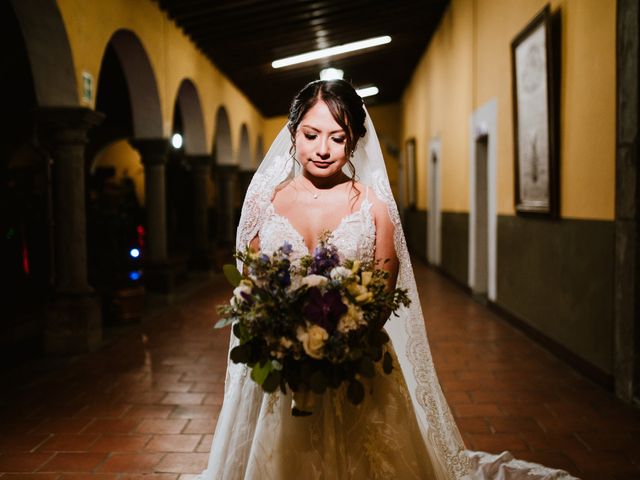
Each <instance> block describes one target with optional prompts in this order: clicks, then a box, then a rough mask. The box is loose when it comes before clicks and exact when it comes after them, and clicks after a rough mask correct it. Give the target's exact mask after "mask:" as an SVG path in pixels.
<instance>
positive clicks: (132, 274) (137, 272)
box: [129, 270, 142, 282]
mask: <svg viewBox="0 0 640 480" xmlns="http://www.w3.org/2000/svg"><path fill="white" fill-rule="evenodd" d="M140 277H142V274H141V273H140V270H132V271H131V272H129V280H133V281H134V282H135V281H136V280H140Z"/></svg>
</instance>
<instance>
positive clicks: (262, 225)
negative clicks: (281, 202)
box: [201, 114, 574, 480]
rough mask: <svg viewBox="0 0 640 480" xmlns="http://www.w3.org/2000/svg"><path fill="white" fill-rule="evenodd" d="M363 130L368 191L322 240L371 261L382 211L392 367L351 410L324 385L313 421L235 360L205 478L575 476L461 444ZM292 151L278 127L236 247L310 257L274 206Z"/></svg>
mask: <svg viewBox="0 0 640 480" xmlns="http://www.w3.org/2000/svg"><path fill="white" fill-rule="evenodd" d="M365 126H366V129H367V133H366V136H365V137H364V138H363V139H361V140H360V141H359V142H358V146H357V149H356V152H355V155H354V157H353V158H352V162H353V164H354V166H355V168H356V172H357V174H358V178H359V180H360V182H361V184H363V185H365V186H366V190H365V192H366V193H365V196H364V198H363V199H362V201H361V204H360V206H359V208H358V209H357V211H355V212H353V213H352V214H351V215H348V216H347V217H345V218H344V219H343V220H342V222H341V223H340V225H339V226H338V227H337V228H336V229H335V230H334V231H333V232H332V234H331V236H330V238H329V241H330V242H331V243H332V244H334V245H335V246H336V247H337V249H338V252H339V254H340V255H341V256H343V258H359V259H361V260H369V259H371V258H373V255H374V250H375V234H376V232H375V224H374V220H373V218H372V214H371V202H370V200H371V199H370V197H371V195H375V196H376V197H377V198H378V199H379V200H381V201H382V202H384V203H385V204H386V205H387V207H388V213H389V216H390V219H391V221H392V223H393V225H394V246H395V250H396V253H397V255H398V260H399V272H398V280H397V286H398V287H400V288H405V289H407V291H408V294H409V297H410V298H411V299H412V303H411V305H410V306H409V307H408V308H405V307H402V308H401V309H400V310H399V311H398V312H397V313H398V315H399V317H398V318H395V317H392V318H391V319H390V320H389V321H388V322H387V324H386V325H385V329H386V330H387V332H388V333H389V336H390V337H391V343H392V347H393V350H394V351H395V354H394V367H395V368H394V370H393V372H392V373H391V374H390V375H385V374H384V373H382V372H378V374H377V375H376V377H374V378H373V379H372V380H370V381H369V382H370V383H369V384H368V385H367V386H368V388H367V393H366V395H365V399H364V401H363V402H362V403H361V404H360V405H358V406H354V405H352V404H351V403H350V402H349V401H348V400H347V399H346V395H345V392H344V391H343V390H341V389H338V390H336V391H333V390H328V391H327V392H326V393H325V394H324V395H323V396H318V403H317V404H316V407H315V409H314V413H313V415H311V416H309V417H293V416H292V415H291V394H290V393H289V394H288V395H283V394H281V393H275V394H265V393H263V391H262V389H261V387H259V386H258V385H256V384H255V383H254V382H253V380H251V378H250V376H249V370H248V369H247V367H246V366H245V365H243V364H234V363H233V362H231V361H230V362H229V364H228V367H227V378H226V383H225V395H224V403H223V406H222V410H221V411H220V415H219V417H218V422H217V425H216V431H215V434H214V438H213V444H212V447H211V453H210V457H209V464H208V468H207V470H205V471H204V472H203V473H202V475H201V480H221V479H223V480H233V479H246V480H249V479H250V480H271V479H273V480H288V479H324V480H334V479H363V480H364V479H382V478H390V479H400V480H403V479H414V478H415V479H425V480H430V479H437V480H440V479H446V480H458V479H469V480H476V479H496V480H520V479H522V480H525V479H526V480H551V479H573V478H574V477H571V476H570V475H568V474H567V472H564V471H562V470H553V469H549V468H546V467H543V466H541V465H537V464H533V463H528V462H523V461H519V460H515V459H513V457H511V455H510V454H509V453H508V452H503V453H502V454H500V455H489V454H487V453H484V452H470V451H467V450H466V449H465V447H464V443H463V441H462V438H461V436H460V433H459V431H458V428H457V426H456V425H455V422H454V420H453V417H452V415H451V412H450V409H449V406H448V405H447V402H446V399H445V398H444V395H443V394H442V390H441V388H440V384H439V382H438V378H437V375H436V372H435V367H434V365H433V360H432V358H431V351H430V348H429V343H428V340H427V335H426V331H425V326H424V318H423V316H422V310H421V307H420V301H419V299H418V292H417V288H416V284H415V278H414V276H413V269H412V267H411V261H410V257H409V253H408V251H407V246H406V241H405V238H404V234H403V231H402V226H401V224H400V217H399V215H398V210H397V207H396V204H395V201H394V199H393V195H392V193H391V188H390V186H389V179H388V176H387V173H386V168H385V165H384V159H383V157H382V152H381V151H380V144H379V143H378V138H377V136H376V132H375V129H374V127H373V123H372V122H371V119H370V117H369V115H368V114H367V116H366V123H365ZM290 150H291V139H290V134H289V132H288V129H287V127H286V126H285V127H284V128H283V129H282V130H281V132H280V133H279V135H278V136H277V138H276V140H275V141H274V142H273V144H272V145H271V147H270V149H269V152H268V153H267V155H266V156H265V158H264V160H263V162H262V163H261V165H260V167H259V168H258V171H257V172H256V173H255V175H254V177H253V179H252V181H251V184H250V186H249V189H248V190H247V193H246V196H245V201H244V204H243V207H242V216H241V218H240V223H239V226H238V233H237V237H236V247H237V248H238V249H241V250H242V249H244V248H245V247H246V246H247V245H249V242H250V241H251V240H252V239H253V238H254V237H255V236H256V235H258V236H259V237H260V246H261V249H262V250H263V251H264V252H265V253H271V252H273V251H274V250H275V249H277V248H278V247H280V246H281V245H282V244H283V243H284V241H285V240H286V241H287V242H289V243H290V244H291V245H292V246H293V252H292V258H293V259H299V258H300V257H302V256H304V255H306V254H308V253H309V252H308V249H307V246H306V244H305V242H304V239H303V238H302V235H300V233H299V232H297V231H296V230H295V228H294V227H293V226H292V225H291V223H290V222H289V220H288V219H287V218H286V217H284V216H281V215H279V214H278V213H277V212H276V211H275V209H274V207H273V204H272V200H273V197H274V194H275V191H276V189H277V188H278V186H279V185H281V184H282V182H283V181H286V180H287V179H291V178H293V177H294V176H295V175H297V174H298V173H299V166H298V164H297V163H296V162H295V161H294V160H293V159H292V158H291V156H290V154H289V152H290ZM238 267H239V268H241V267H242V266H241V264H239V265H238ZM235 345H237V339H236V338H235V337H234V336H233V335H231V342H230V349H231V348H233V347H234V346H235Z"/></svg>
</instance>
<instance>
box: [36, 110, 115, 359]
mask: <svg viewBox="0 0 640 480" xmlns="http://www.w3.org/2000/svg"><path fill="white" fill-rule="evenodd" d="M103 118H104V115H102V114H101V113H98V112H95V111H93V110H90V109H88V108H81V107H55V108H43V109H40V110H38V111H37V112H36V122H37V126H38V138H39V140H40V141H41V143H42V145H43V146H44V148H46V149H47V150H48V151H49V153H50V155H51V158H52V159H53V174H54V182H53V187H52V188H53V189H54V192H53V193H54V194H53V199H54V259H53V262H52V263H53V278H54V297H53V300H52V303H51V304H50V305H49V307H48V309H47V318H46V322H45V332H44V348H45V351H47V352H49V353H78V352H84V351H88V350H95V349H96V348H97V347H98V346H99V345H100V343H101V342H102V318H101V313H100V301H99V298H98V297H97V296H96V295H95V293H94V292H93V289H92V288H91V287H90V286H89V283H88V281H87V232H86V211H85V185H84V183H85V158H84V149H85V145H86V143H87V141H88V139H87V132H88V130H89V129H91V128H92V127H94V126H96V125H98V124H99V123H100V122H101V121H102V119H103Z"/></svg>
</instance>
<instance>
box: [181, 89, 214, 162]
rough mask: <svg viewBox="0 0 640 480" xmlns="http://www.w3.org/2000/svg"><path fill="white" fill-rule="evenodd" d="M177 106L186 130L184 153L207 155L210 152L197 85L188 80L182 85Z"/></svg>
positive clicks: (184, 134) (184, 133)
mask: <svg viewBox="0 0 640 480" xmlns="http://www.w3.org/2000/svg"><path fill="white" fill-rule="evenodd" d="M175 105H176V107H177V108H179V109H180V114H181V116H182V128H183V129H184V132H183V136H184V152H185V153H186V154H187V155H206V154H207V153H209V152H208V149H207V142H206V139H205V133H204V119H203V116H202V104H201V102H200V95H199V94H198V90H197V88H196V86H195V84H194V83H193V82H192V81H191V80H190V79H188V78H185V79H184V80H182V82H181V83H180V87H179V88H178V94H177V95H176V102H175Z"/></svg>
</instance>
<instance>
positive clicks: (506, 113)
mask: <svg viewBox="0 0 640 480" xmlns="http://www.w3.org/2000/svg"><path fill="white" fill-rule="evenodd" d="M546 3H547V2H546V1H545V0H519V1H518V2H513V1H511V0H453V1H452V2H451V5H450V7H449V9H448V10H447V12H446V13H445V15H444V17H443V19H442V21H441V23H440V26H439V27H438V30H437V32H436V33H435V35H434V37H433V39H432V40H431V43H430V45H429V47H428V48H427V50H426V51H425V53H424V55H423V57H422V58H421V60H420V63H419V65H418V67H417V68H416V70H415V72H414V74H413V77H412V79H411V82H410V84H409V86H408V87H407V89H406V90H405V92H404V95H403V99H402V105H403V130H402V138H403V143H404V140H406V139H409V138H411V137H415V138H416V146H417V155H418V157H417V158H418V160H419V162H418V163H419V167H418V172H417V173H418V181H419V189H418V198H417V200H418V207H420V208H427V191H426V188H427V185H428V183H427V178H426V176H427V173H426V171H425V170H426V159H427V152H428V145H429V141H430V140H431V139H432V138H434V137H440V138H441V141H442V200H441V201H442V208H443V209H444V210H448V211H468V209H469V167H468V165H469V151H470V148H469V132H468V129H469V120H470V117H471V115H472V113H473V112H474V111H475V110H476V109H477V108H479V107H481V106H482V105H484V104H485V103H486V102H488V101H489V100H491V99H496V100H497V105H498V118H497V128H498V134H497V136H498V138H497V157H498V158H497V164H498V172H497V175H498V178H497V181H498V213H499V214H513V213H514V212H515V210H514V178H513V175H514V171H513V119H512V84H511V57H510V55H511V50H510V48H511V47H510V44H511V41H512V40H513V38H514V37H515V36H516V35H517V34H518V32H520V31H521V30H522V29H523V28H524V27H525V26H526V25H527V24H528V22H529V21H530V20H531V19H532V18H533V17H534V16H535V14H536V13H537V12H538V11H540V10H541V9H542V8H543V7H544V5H545V4H546ZM551 7H552V12H554V13H556V12H558V11H559V12H560V16H561V24H562V26H561V31H562V49H561V57H562V68H561V72H560V75H561V79H562V83H561V91H560V109H561V114H560V121H561V129H560V145H561V149H560V165H561V167H560V179H561V182H560V192H561V199H560V202H561V215H562V216H563V217H572V218H586V219H605V220H611V219H613V218H614V188H615V178H614V173H615V0H555V1H553V2H551Z"/></svg>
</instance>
